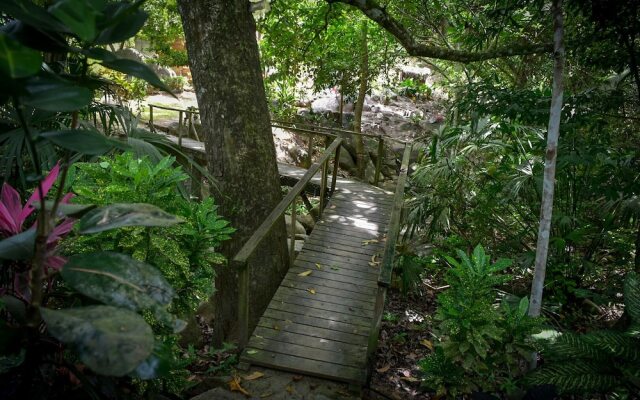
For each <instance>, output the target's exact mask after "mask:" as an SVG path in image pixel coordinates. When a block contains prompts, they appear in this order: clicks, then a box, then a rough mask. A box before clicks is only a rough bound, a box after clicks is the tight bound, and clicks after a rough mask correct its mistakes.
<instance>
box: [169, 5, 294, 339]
mask: <svg viewBox="0 0 640 400" xmlns="http://www.w3.org/2000/svg"><path fill="white" fill-rule="evenodd" d="M249 5H250V3H249V2H248V1H246V0H191V1H188V0H179V1H178V7H179V11H180V15H181V17H182V25H183V27H184V32H185V39H186V45H187V51H188V54H189V64H190V67H191V73H192V76H193V83H194V88H195V90H196V96H197V99H198V106H199V108H200V115H201V121H202V127H203V131H204V141H205V147H206V151H207V165H208V169H209V171H210V172H211V174H212V175H213V176H215V177H216V178H217V179H218V185H217V186H218V187H217V188H214V189H212V190H213V191H214V192H213V193H212V195H214V196H215V197H216V199H217V200H218V202H219V203H220V213H221V214H222V215H223V216H224V217H225V218H227V219H229V220H230V222H231V224H232V226H233V227H234V228H236V229H237V231H236V232H235V234H234V235H233V239H232V240H230V241H229V242H227V243H226V244H225V246H224V248H223V253H224V254H225V255H226V256H227V257H228V258H232V257H233V256H234V255H235V254H236V253H237V251H238V250H239V249H240V248H241V247H242V245H243V244H244V243H245V242H246V240H247V239H248V238H249V237H250V236H251V235H252V234H253V232H254V231H255V229H256V228H257V227H258V226H259V225H260V223H262V221H263V220H264V219H265V217H266V216H267V215H269V213H270V212H271V210H272V209H273V208H274V207H275V206H276V205H277V204H278V203H279V202H280V200H281V199H282V194H281V191H280V179H279V174H278V168H277V164H276V154H275V146H274V144H273V138H272V136H271V125H270V120H269V111H268V108H267V99H266V95H265V91H264V84H263V81H262V75H261V73H260V60H259V53H258V45H257V42H256V28H255V21H254V20H253V16H252V14H251V12H250V11H249ZM287 267H288V258H287V248H286V232H285V226H284V221H282V222H281V223H279V224H277V225H276V226H275V227H274V229H273V230H272V231H271V233H270V234H269V235H268V236H267V237H266V238H265V240H263V242H262V245H261V246H260V247H259V248H258V250H257V251H256V254H255V257H253V259H252V260H250V262H249V268H250V270H251V272H252V273H251V275H250V282H251V283H250V284H251V296H252V297H251V299H250V302H249V304H250V320H251V321H252V322H253V325H254V326H255V323H256V322H257V319H258V318H259V316H260V315H261V314H262V312H263V311H264V309H265V308H266V306H267V304H268V303H269V301H270V300H271V297H272V296H273V293H274V292H275V290H276V289H277V287H278V285H279V283H280V281H281V279H282V277H283V276H284V274H285V273H286V270H287ZM237 287H238V280H237V271H234V270H231V269H230V267H228V266H225V267H222V268H220V270H219V271H217V277H216V293H215V294H214V296H213V298H212V299H211V301H212V302H213V304H212V305H213V308H214V312H213V314H214V324H213V327H214V342H215V343H216V344H220V343H221V342H222V341H223V340H225V339H228V338H230V337H231V336H233V333H235V332H234V328H235V326H236V321H237V304H238V298H237Z"/></svg>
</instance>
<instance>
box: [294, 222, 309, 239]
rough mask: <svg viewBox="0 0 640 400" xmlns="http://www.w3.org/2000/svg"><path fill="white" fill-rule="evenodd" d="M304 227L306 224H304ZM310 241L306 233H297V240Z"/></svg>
mask: <svg viewBox="0 0 640 400" xmlns="http://www.w3.org/2000/svg"><path fill="white" fill-rule="evenodd" d="M303 225H304V224H303ZM307 239H309V236H307V234H305V233H296V240H303V241H304V240H307Z"/></svg>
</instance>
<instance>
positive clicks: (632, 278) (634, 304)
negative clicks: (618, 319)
mask: <svg viewBox="0 0 640 400" xmlns="http://www.w3.org/2000/svg"><path fill="white" fill-rule="evenodd" d="M624 305H625V311H626V312H627V313H629V315H630V316H631V319H632V320H633V321H634V322H636V323H640V278H639V277H638V274H636V273H634V272H630V273H629V274H627V279H625V281H624Z"/></svg>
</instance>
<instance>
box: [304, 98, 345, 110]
mask: <svg viewBox="0 0 640 400" xmlns="http://www.w3.org/2000/svg"><path fill="white" fill-rule="evenodd" d="M339 109H340V100H338V98H337V97H336V96H331V97H320V98H318V99H315V100H314V101H312V102H311V111H312V112H314V113H323V112H327V111H328V112H338V110H339Z"/></svg>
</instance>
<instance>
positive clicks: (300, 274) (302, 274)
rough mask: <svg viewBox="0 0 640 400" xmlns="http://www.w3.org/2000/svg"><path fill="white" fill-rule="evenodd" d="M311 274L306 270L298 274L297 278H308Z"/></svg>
mask: <svg viewBox="0 0 640 400" xmlns="http://www.w3.org/2000/svg"><path fill="white" fill-rule="evenodd" d="M312 272H313V271H311V270H310V269H308V270H306V271H304V272H300V273H299V274H298V276H309V275H311V273H312Z"/></svg>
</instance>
